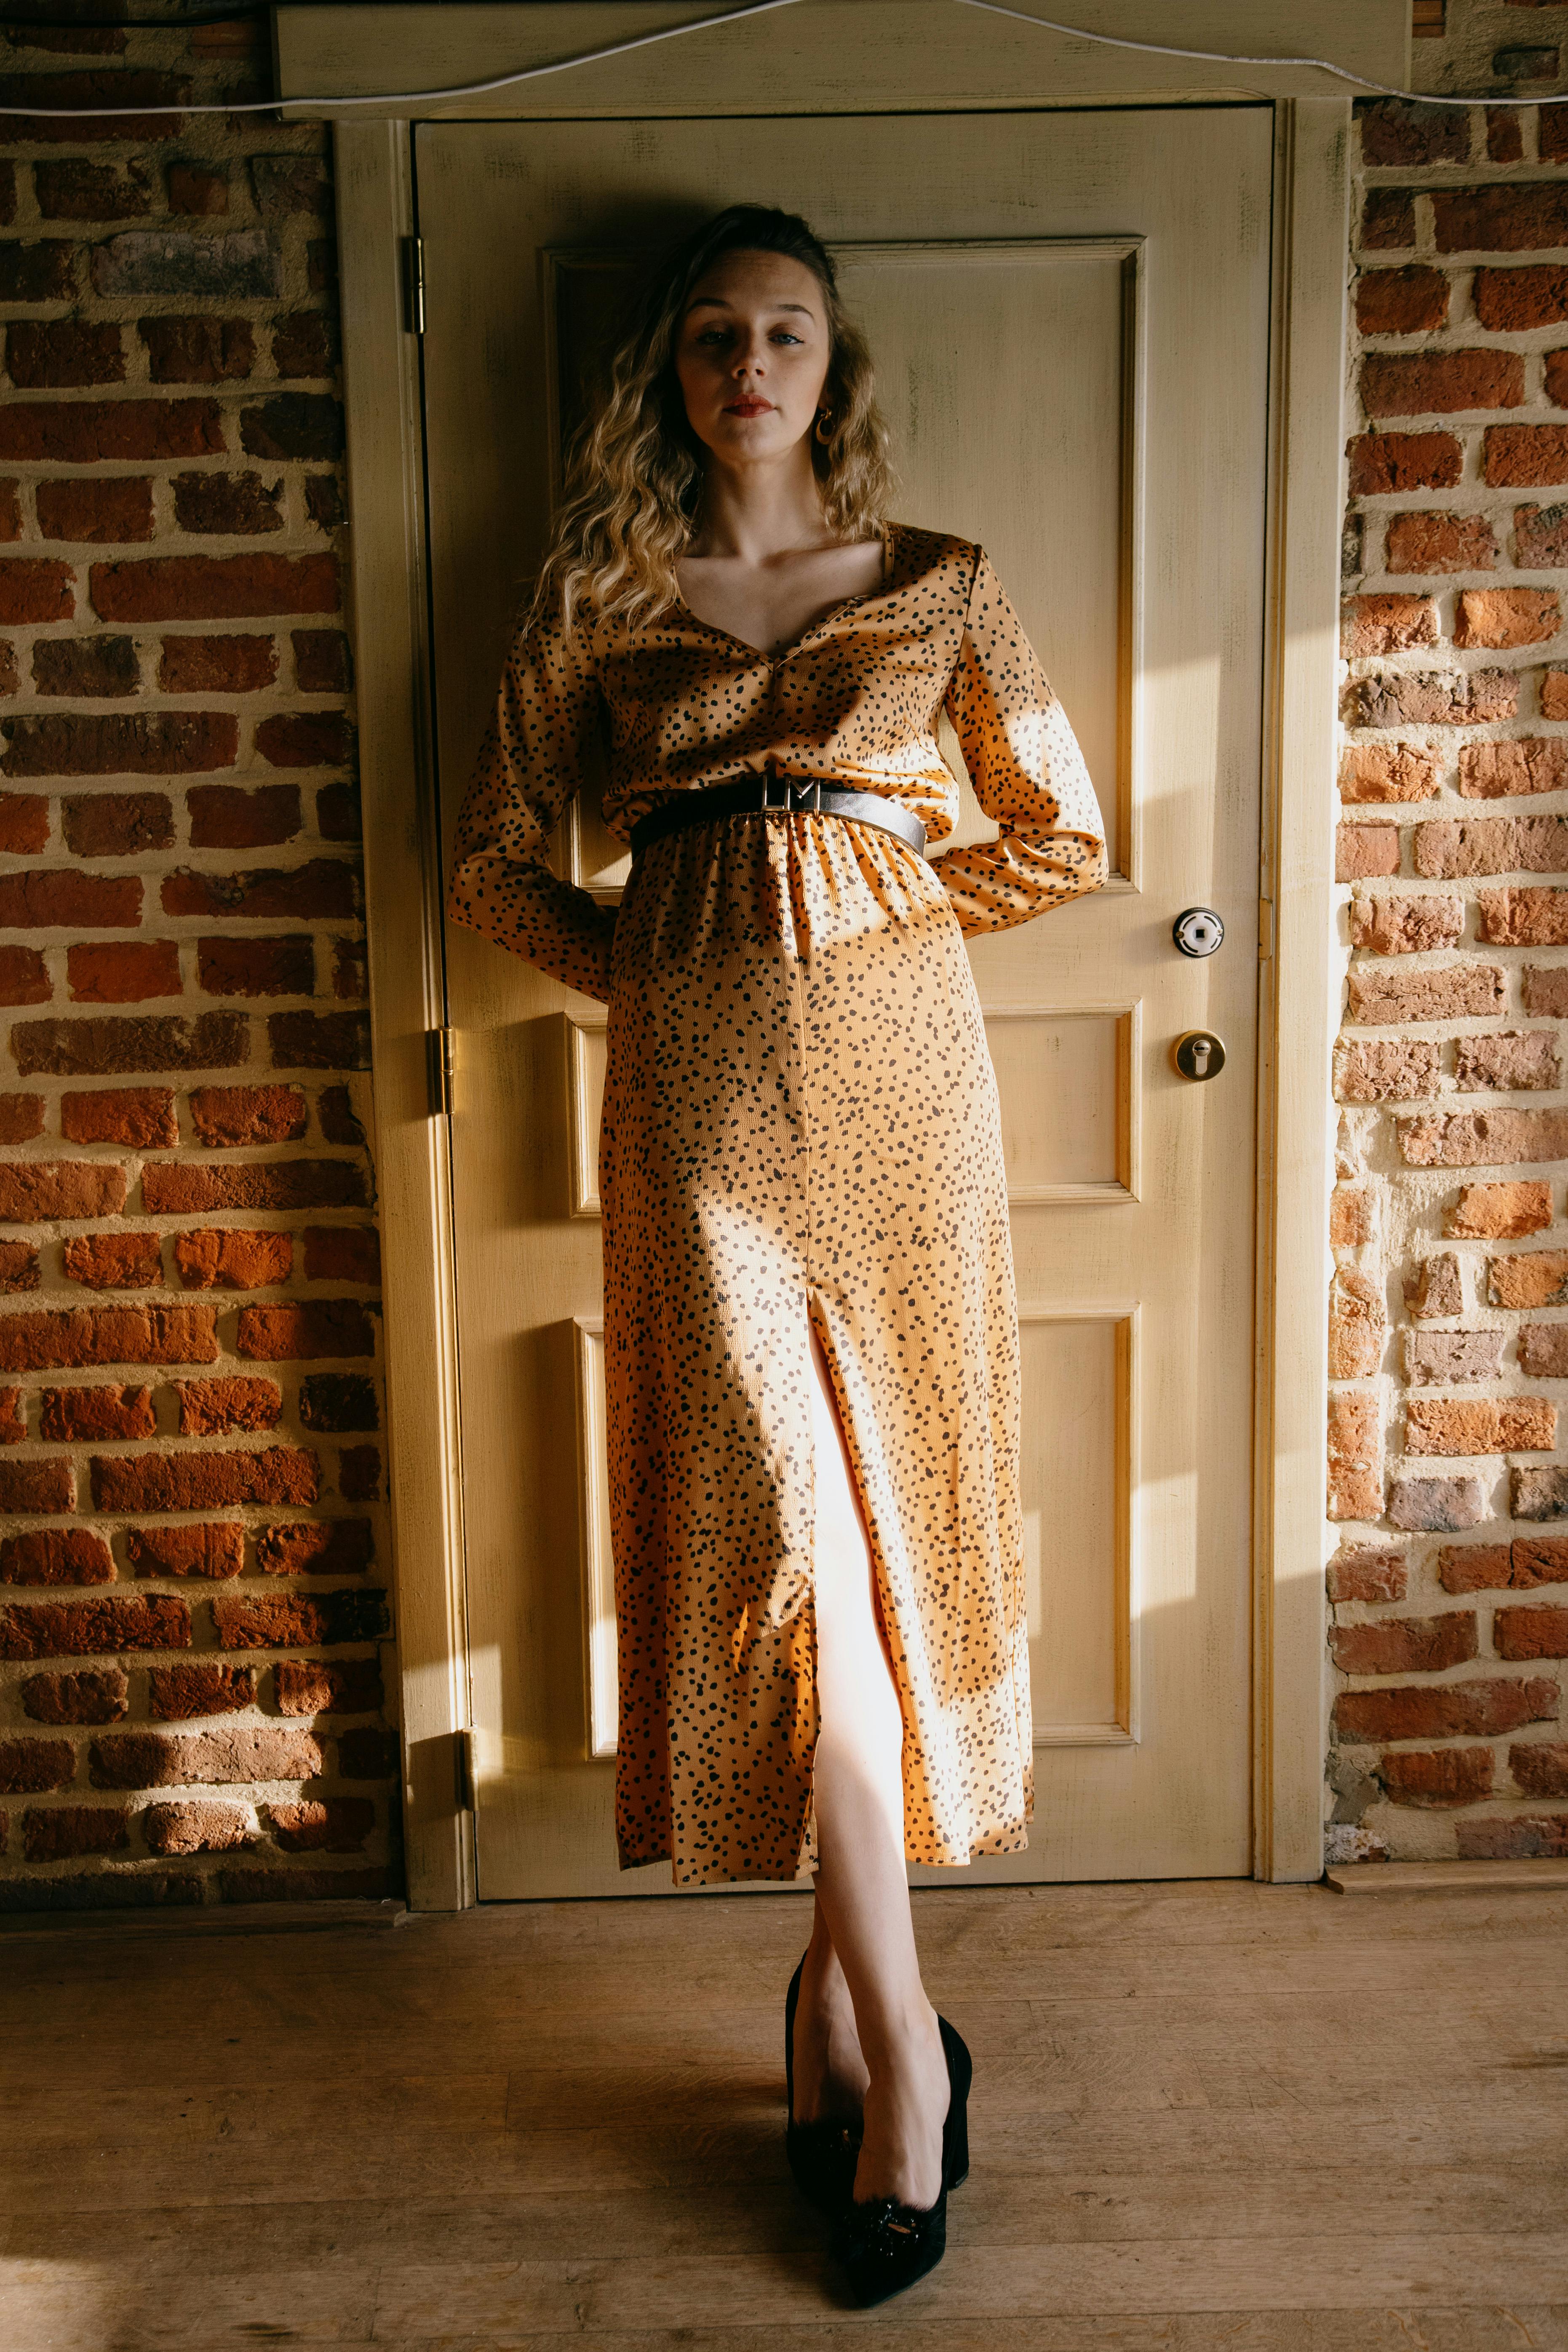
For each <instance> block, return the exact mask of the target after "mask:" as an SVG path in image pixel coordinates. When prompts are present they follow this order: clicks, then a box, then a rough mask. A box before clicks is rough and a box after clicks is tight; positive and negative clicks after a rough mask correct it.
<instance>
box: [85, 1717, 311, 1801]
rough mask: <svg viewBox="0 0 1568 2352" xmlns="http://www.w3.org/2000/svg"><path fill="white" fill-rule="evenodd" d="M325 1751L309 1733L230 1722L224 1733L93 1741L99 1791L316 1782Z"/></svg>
mask: <svg viewBox="0 0 1568 2352" xmlns="http://www.w3.org/2000/svg"><path fill="white" fill-rule="evenodd" d="M321 1764H322V1758H321V1748H320V1747H319V1746H318V1744H317V1742H316V1741H315V1740H314V1739H313V1738H311V1737H310V1733H309V1732H308V1731H286V1730H281V1729H277V1728H274V1727H272V1726H270V1725H268V1726H249V1725H239V1724H228V1725H226V1726H225V1727H224V1728H223V1729H222V1730H221V1731H195V1732H169V1731H110V1732H106V1733H105V1734H104V1736H103V1738H101V1739H95V1740H94V1741H93V1743H92V1750H91V1756H90V1760H89V1777H90V1779H91V1781H92V1785H93V1787H94V1788H95V1789H171V1788H179V1787H180V1786H182V1785H184V1786H186V1787H192V1786H195V1787H200V1786H201V1785H202V1783H203V1782H206V1783H208V1784H209V1785H210V1784H213V1783H216V1784H218V1785H220V1786H221V1785H223V1784H225V1783H228V1784H230V1785H232V1784H234V1783H236V1782H242V1781H247V1780H263V1781H265V1780H315V1779H316V1778H317V1777H318V1776H319V1775H320V1773H321Z"/></svg>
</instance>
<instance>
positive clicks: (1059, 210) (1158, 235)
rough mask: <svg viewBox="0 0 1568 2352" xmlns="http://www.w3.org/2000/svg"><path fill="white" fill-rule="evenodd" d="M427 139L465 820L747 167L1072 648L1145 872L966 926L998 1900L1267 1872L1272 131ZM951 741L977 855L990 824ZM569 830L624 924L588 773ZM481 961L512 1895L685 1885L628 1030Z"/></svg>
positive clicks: (478, 1186) (492, 1677) (1054, 638)
mask: <svg viewBox="0 0 1568 2352" xmlns="http://www.w3.org/2000/svg"><path fill="white" fill-rule="evenodd" d="M416 152H417V161H418V176H419V206H420V229H421V234H422V236H424V239H425V246H426V320H427V331H426V346H425V353H426V432H427V447H428V452H429V480H430V513H431V548H432V570H433V582H434V604H435V614H436V643H437V713H438V728H439V750H440V761H441V773H442V792H443V803H444V807H445V810H446V813H447V822H448V826H449V824H450V821H451V819H452V817H453V815H454V814H455V811H456V805H457V803H458V799H459V797H460V794H461V791H462V787H463V784H464V782H465V781H466V778H467V775H468V771H469V769H470V767H471V764H472V761H473V756H474V752H475V751H476V749H477V747H478V743H479V736H480V734H481V732H482V730H483V726H484V723H485V719H486V716H487V711H488V707H489V702H490V699H491V698H492V696H493V693H494V688H495V680H496V676H497V673H498V671H499V667H500V660H501V657H502V655H503V653H504V649H505V644H506V639H507V635H508V632H509V628H510V621H511V616H512V614H513V611H514V610H515V605H516V601H517V596H518V593H519V592H520V591H521V587H522V585H523V583H524V582H525V580H526V578H527V576H528V573H529V572H530V570H531V565H532V563H533V562H534V561H535V560H536V557H537V551H538V549H539V547H540V544H541V541H542V534H543V531H544V529H545V525H546V521H547V518H548V513H549V509H550V502H551V499H552V494H553V488H554V486H555V484H556V482H557V480H558V477H559V464H558V452H559V444H560V438H561V436H562V434H563V431H564V430H565V429H566V428H567V427H568V425H569V424H570V422H571V420H572V418H573V416H574V413H576V411H577V410H578V409H580V406H581V403H582V400H583V398H584V383H585V382H591V381H592V377H593V373H594V371H595V368H596V367H597V366H598V365H600V364H601V363H602V362H601V355H602V353H603V351H604V349H605V341H606V336H607V332H608V322H609V320H610V319H611V318H612V316H613V315H614V310H615V305H616V299H617V297H618V295H619V294H620V292H621V290H622V289H624V287H625V285H626V282H627V280H628V278H630V277H631V276H632V275H633V274H634V273H635V270H636V268H637V256H638V254H639V252H640V251H641V250H643V249H645V248H646V247H647V245H648V243H649V241H650V238H652V239H656V240H657V239H658V237H662V236H664V235H665V234H666V233H668V231H671V230H674V229H677V228H679V226H682V225H684V223H685V222H686V221H688V220H689V219H691V218H694V217H697V216H699V215H700V214H701V213H703V212H704V211H707V210H710V209H713V208H716V207H717V206H718V205H721V204H722V203H725V202H728V201H731V200H732V198H733V196H734V194H736V192H737V191H744V193H745V194H748V195H750V196H755V197H760V198H762V199H763V200H766V201H773V202H778V203H781V204H784V205H789V206H792V207H794V208H797V209H800V210H802V211H804V212H805V213H806V214H807V215H808V216H809V217H811V218H812V219H813V220H814V221H815V223H816V225H817V226H818V227H819V229H820V230H821V231H822V233H823V234H824V235H825V236H826V237H827V238H828V240H829V241H830V242H831V243H832V244H833V245H834V246H835V247H836V249H837V252H838V253H839V256H840V259H841V266H842V269H843V273H844V283H845V291H846V297H847V300H848V302H849V303H850V305H851V306H852V308H853V310H854V311H855V313H856V315H857V316H858V318H859V319H860V320H862V322H863V323H864V325H865V327H866V329H867V331H868V335H869V338H870V341H871V343H872V347H873V350H874V352H875V353H876V355H877V361H878V368H879V393H880V396H881V398H882V401H883V404H884V406H885V408H886V410H887V412H888V414H889V420H890V422H891V424H892V425H893V428H894V432H895V436H896V441H897V456H898V463H899V470H900V478H901V484H902V487H901V489H900V497H899V499H898V501H897V504H896V508H895V511H896V513H898V514H899V515H900V517H902V518H903V519H905V520H910V521H911V522H919V523H921V524H925V525H929V526H932V527H937V528H948V529H952V530H958V531H960V532H962V533H963V534H964V535H965V536H967V537H973V538H976V539H979V540H981V541H983V542H984V544H985V546H986V547H987V548H988V549H989V551H991V553H992V555H993V557H994V560H995V562H996V564H997V568H998V570H999V572H1000V573H1001V576H1002V578H1003V579H1004V581H1005V583H1006V584H1007V586H1008V589H1009V593H1011V594H1012V596H1013V598H1014V600H1015V602H1016V604H1017V606H1018V609H1019V611H1020V614H1021V615H1022V617H1023V619H1024V622H1025V625H1026V627H1027V628H1028V630H1029V632H1030V635H1031V636H1032V637H1033V639H1034V642H1035V644H1036V646H1037V648H1038V649H1039V651H1040V654H1041V657H1042V660H1043V662H1044V664H1045V667H1046V668H1047V674H1048V675H1049V676H1050V677H1051V678H1052V681H1053V684H1054V686H1055V687H1056V688H1057V690H1058V693H1059V694H1060V696H1061V698H1062V700H1063V702H1064V704H1065V706H1066V708H1067V709H1068V715H1069V716H1070V718H1071V719H1072V720H1073V723H1074V726H1075V728H1076V730H1077V731H1078V733H1079V738H1080V740H1081V741H1082V742H1083V744H1084V746H1085V750H1086V753H1087V755H1088V758H1089V766H1090V771H1091V773H1092V774H1093V776H1094V779H1095V782H1096V785H1097V788H1098V790H1099V793H1100V799H1101V803H1102V806H1103V807H1104V808H1105V811H1106V814H1107V818H1108V821H1109V824H1110V831H1111V835H1112V840H1113V844H1114V846H1115V851H1116V861H1117V864H1118V866H1119V869H1120V871H1119V873H1118V875H1117V876H1116V877H1114V878H1113V879H1112V881H1111V883H1110V886H1109V887H1107V888H1106V889H1105V890H1104V891H1102V892H1100V893H1098V894H1097V895H1096V896H1095V897H1093V898H1089V899H1087V900H1083V901H1079V902H1078V903H1076V904H1074V905H1071V906H1069V907H1068V908H1064V909H1061V910H1059V911H1058V912H1057V913H1055V914H1052V915H1050V916H1047V917H1046V918H1044V919H1041V920H1040V921H1037V922H1035V923H1030V924H1026V925H1023V926H1019V927H1017V928H1016V929H1013V930H1011V931H1008V932H1005V933H999V934H994V935H992V936H989V937H981V938H978V939H976V940H973V941H972V942H971V953H972V961H973V970H974V972H975V977H976V982H977V984H978V987H979V991H980V995H981V1000H982V1003H983V1006H984V1011H985V1014H986V1023H987V1034H988V1036H989V1038H990V1040H991V1044H992V1052H993V1058H994V1065H995V1067H996V1071H997V1078H998V1088H999V1093H1000V1097H1001V1102H1002V1111H1003V1124H1004V1136H1005V1150H1006V1156H1007V1163H1008V1181H1009V1194H1010V1205H1011V1209H1012V1214H1013V1233H1014V1252H1015V1261H1016V1270H1017V1282H1018V1296H1019V1303H1020V1326H1021V1338H1022V1347H1023V1377H1024V1391H1023V1423H1024V1426H1023V1462H1022V1468H1023V1477H1024V1488H1025V1509H1026V1525H1027V1528H1028V1572H1029V1608H1030V1626H1031V1636H1032V1643H1031V1654H1032V1660H1033V1667H1034V1679H1035V1713H1036V1737H1037V1759H1036V1763H1037V1791H1038V1794H1037V1815H1036V1825H1035V1828H1034V1830H1033V1831H1032V1832H1031V1842H1030V1846H1029V1850H1028V1852H1027V1853H1026V1854H1023V1855H1020V1856H1015V1857H1008V1858H1006V1859H1005V1860H1003V1861H994V1862H989V1863H984V1864H977V1865H975V1868H974V1870H973V1873H972V1875H973V1876H974V1877H976V1878H1051V1877H1113V1876H1119V1875H1138V1874H1167V1875H1169V1874H1183V1873H1194V1874H1207V1873H1219V1872H1225V1871H1236V1872H1242V1871H1245V1870H1247V1868H1248V1866H1249V1853H1250V1849H1249V1780H1250V1768H1249V1755H1248V1743H1247V1724H1248V1713H1249V1690H1248V1660H1249V1651H1248V1635H1249V1622H1250V1582H1249V1511H1250V1475H1251V1465H1250V1454H1249V1433H1250V1374H1251V1297H1250V1285H1251V1265H1252V1239H1251V1228H1252V1199H1253V1193H1252V1171H1253V1165H1254V1150H1255V1143H1254V1135H1253V1065H1254V1050H1255V1049H1254V1001H1255V996H1256V982H1257V969H1256V961H1255V955H1254V949H1253V937H1254V918H1255V908H1256V896H1257V887H1258V771H1259V759H1260V750H1259V740H1258V727H1259V709H1260V703H1261V647H1262V610H1263V521H1262V517H1263V484H1264V459H1265V426H1266V400H1267V356H1268V352H1267V347H1268V308H1269V304H1268V288H1269V276H1268V184H1269V168H1270V132H1269V118H1268V111H1267V110H1263V109H1249V108H1237V109H1227V110H1171V111H1167V112H1160V113H1126V114H1121V113H1115V112H1100V113H1095V114H1090V115H1077V116H1075V115H1068V114H1062V113H1053V114H1048V115H1016V116H999V115H992V116H984V117H967V118H965V117H953V116H946V117H942V118H940V119H927V120H921V121H910V120H899V119H889V118H886V117H881V118H868V119H864V120H859V121H856V120H851V119H847V118H838V119H821V120H815V121H788V122H782V121H781V122H770V121H746V122H737V121H724V122H712V121H688V122H674V123H671V122H664V123H658V124H642V125H637V126H635V128H634V129H633V130H632V131H630V132H628V131H627V129H626V126H621V125H614V124H605V123H591V122H586V123H575V124H572V123H559V124H538V125H528V126H522V125H510V124H504V123H473V124H461V125H458V124H450V125H427V126H422V127H421V128H420V130H419V131H418V132H417V134H416ZM946 749H947V751H948V755H949V757H950V759H951V760H952V761H953V762H954V764H955V772H959V773H960V779H961V783H962V785H963V825H962V828H961V835H962V837H971V836H973V835H977V834H981V833H986V832H990V831H993V830H994V827H993V826H992V825H991V824H990V823H989V821H988V820H987V819H986V818H985V817H984V815H983V814H982V813H981V812H980V811H979V810H978V808H977V806H976V805H975V803H974V802H973V795H972V794H970V793H968V788H967V780H966V779H963V777H962V772H961V771H962V762H961V761H958V758H957V752H956V747H955V746H954V745H953V744H952V740H951V737H949V738H948V740H947V743H946ZM553 854H554V856H555V857H556V862H557V866H558V870H561V871H563V872H565V873H568V874H570V875H572V876H573V877H574V878H576V879H578V880H580V881H582V882H584V884H586V885H588V886H589V887H593V888H594V889H595V891H596V892H598V893H599V894H601V895H602V896H604V897H605V898H614V896H615V895H616V891H617V889H618V887H619V885H620V883H621V881H622V879H623V878H624V875H625V871H626V855H625V852H624V851H623V850H622V849H621V848H620V846H619V845H618V844H616V843H615V842H614V841H613V840H612V839H611V838H610V836H609V835H606V834H605V830H604V828H603V825H602V824H600V822H599V820H598V816H597V813H596V796H595V783H594V781H593V780H592V779H590V780H589V782H588V786H587V789H586V790H585V792H584V799H583V802H582V803H581V805H580V807H579V808H578V809H577V810H575V811H574V813H573V814H572V815H571V816H570V817H569V819H568V821H567V822H566V823H564V824H563V826H562V828H561V832H560V835H559V837H558V840H557V843H556V845H555V847H554V853H553ZM1192 904H1206V905H1212V906H1215V907H1217V908H1219V909H1220V910H1221V912H1222V913H1223V914H1224V915H1225V917H1226V923H1227V927H1228V929H1229V938H1228V940H1227V944H1226V948H1225V949H1224V950H1222V951H1221V953H1220V954H1219V955H1218V956H1216V957H1215V958H1213V959H1212V960H1210V961H1208V962H1205V963H1192V962H1189V961H1187V960H1185V959H1184V958H1182V957H1181V956H1180V955H1179V954H1178V953H1177V952H1176V950H1175V949H1174V947H1173V943H1172V940H1171V936H1170V925H1171V921H1172V919H1173V917H1174V915H1175V914H1176V913H1178V912H1179V911H1180V910H1181V908H1184V907H1185V906H1188V905H1192ZM448 971H449V981H450V988H451V1003H452V1015H451V1017H452V1021H453V1024H454V1026H455V1027H456V1028H457V1029H458V1032H459V1034H460V1039H461V1046H460V1055H461V1069H462V1076H461V1081H460V1085H459V1089H458V1103H457V1109H456V1113H455V1117H454V1122H453V1152H454V1195H455V1201H456V1207H457V1221H458V1270H459V1319H460V1328H461V1333H462V1394H463V1444H464V1465H465V1510H466V1522H467V1539H468V1580H469V1622H470V1628H471V1640H472V1687H473V1701H474V1719H475V1724H476V1728H477V1733H478V1741H477V1745H478V1752H479V1876H480V1888H481V1893H482V1894H484V1895H487V1896H497V1895H502V1896H504V1895H527V1894H562V1895H563V1894H587V1893H612V1892H626V1893H631V1892H648V1893H661V1892H664V1891H666V1890H667V1889H668V1871H667V1870H666V1869H664V1868H663V1867H662V1866H658V1867H656V1868H654V1869H651V1870H647V1871H639V1872H634V1873H626V1874H620V1873H618V1872H617V1870H616V1863H615V1855H614V1845H613V1838H612V1832H611V1805H612V1765H611V1762H610V1760H609V1759H610V1755H611V1753H612V1751H613V1742H614V1684H613V1673H612V1667H613V1650H614V1623H613V1612H612V1610H611V1605H610V1599H609V1596H610V1592H611V1589H612V1588H611V1584H610V1580H609V1579H610V1562H609V1550H608V1528H607V1518H606V1511H605V1481H604V1467H603V1410H604V1408H603V1371H602V1356H601V1354H600V1347H601V1340H600V1332H599V1325H598V1316H599V1312H600V1294H599V1232H598V1202H597V1194H596V1166H595V1162H596V1157H597V1134H598V1116H599V1098H600V1089H601V1087H602V1085H603V1073H604V1065H603V1045H604V1013H603V1008H602V1007H599V1006H597V1005H594V1004H592V1003H588V1002H587V1000H585V999H584V998H582V997H580V996H577V995H575V994H574V992H571V991H569V990H567V989H564V988H563V987H561V986H560V985H558V984H557V983H556V982H552V981H549V980H547V979H545V978H544V977H543V976H542V974H540V973H538V972H536V971H532V970H531V967H529V966H527V965H525V964H523V963H521V961H517V960H515V959H510V958H508V957H506V956H504V955H502V954H500V952H499V951H498V950H495V949H494V948H493V947H490V946H489V945H488V944H487V943H484V942H482V941H479V940H477V939H475V938H474V937H473V935H471V934H469V933H467V932H463V931H454V932H453V933H451V935H450V937H449V940H448ZM1200 1025H1206V1026H1211V1027H1214V1028H1215V1029H1217V1030H1218V1031H1219V1032H1220V1034H1222V1035H1223V1036H1224V1037H1225V1039H1226V1045H1227V1047H1228V1049H1229V1060H1228V1062H1227V1066H1226V1071H1225V1073H1224V1075H1223V1076H1222V1078H1220V1079H1218V1080H1215V1081H1214V1082H1212V1083H1209V1084H1206V1085H1202V1086H1197V1085H1194V1084H1192V1083H1191V1082H1189V1081H1186V1080H1184V1079H1183V1078H1181V1077H1179V1076H1177V1075H1176V1074H1175V1072H1174V1070H1173V1067H1172V1065H1171V1062H1170V1058H1169V1048H1170V1045H1171V1042H1172V1040H1173V1037H1174V1036H1175V1035H1177V1034H1179V1033H1180V1032H1181V1031H1182V1030H1184V1029H1186V1028H1191V1027H1195V1026H1200ZM916 1875H917V1876H919V1877H921V1878H929V1879H930V1880H931V1883H933V1884H939V1885H953V1884H954V1883H962V1880H960V1881H958V1882H955V1880H954V1877H953V1875H952V1874H951V1873H942V1872H931V1873H926V1872H920V1873H917V1874H916Z"/></svg>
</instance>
